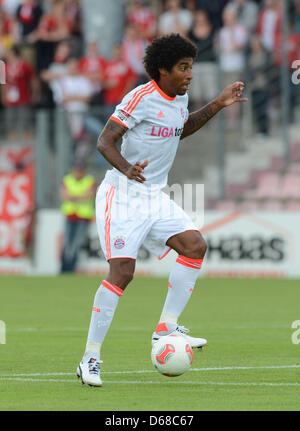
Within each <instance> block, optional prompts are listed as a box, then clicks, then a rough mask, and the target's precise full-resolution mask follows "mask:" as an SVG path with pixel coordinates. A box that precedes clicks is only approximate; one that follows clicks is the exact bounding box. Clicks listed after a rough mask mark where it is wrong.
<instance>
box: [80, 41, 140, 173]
mask: <svg viewBox="0 0 300 431" xmlns="http://www.w3.org/2000/svg"><path fill="white" fill-rule="evenodd" d="M136 79H137V76H136V74H135V73H134V72H133V71H132V70H131V69H130V67H129V65H128V64H127V63H126V62H125V61H124V59H123V56H122V45H119V44H117V45H115V46H114V48H113V58H112V59H111V60H109V61H107V63H106V66H105V74H104V90H103V101H104V104H103V105H102V106H101V112H99V113H98V115H97V116H92V115H87V116H86V118H85V128H86V130H87V131H88V132H89V133H91V134H92V135H93V137H98V136H99V132H100V130H101V129H102V128H103V127H104V125H105V123H106V122H107V120H108V119H109V117H110V116H111V114H112V113H113V111H114V109H115V106H116V105H117V104H118V103H120V102H121V100H122V98H123V97H124V95H125V94H126V93H128V92H129V91H130V90H132V89H133V88H134V87H135V85H136ZM98 159H99V155H98ZM100 163H101V166H103V160H102V157H101V159H99V164H100Z"/></svg>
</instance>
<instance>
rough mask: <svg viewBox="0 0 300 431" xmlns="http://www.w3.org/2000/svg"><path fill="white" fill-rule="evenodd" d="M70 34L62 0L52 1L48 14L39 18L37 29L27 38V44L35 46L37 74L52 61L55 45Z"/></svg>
mask: <svg viewBox="0 0 300 431" xmlns="http://www.w3.org/2000/svg"><path fill="white" fill-rule="evenodd" d="M70 32H71V29H70V25H69V22H68V20H67V19H66V15H65V4H64V2H63V0H53V2H52V8H51V10H50V11H49V13H45V14H44V15H43V16H42V17H41V19H40V21H39V25H38V27H37V29H36V30H35V31H33V32H31V33H30V35H28V37H27V40H28V42H29V43H34V44H35V46H36V68H37V71H38V72H40V71H41V70H44V69H47V68H48V66H49V64H50V63H51V62H52V61H53V56H54V51H55V47H56V45H57V43H59V42H61V41H63V40H65V39H67V38H68V37H69V36H70Z"/></svg>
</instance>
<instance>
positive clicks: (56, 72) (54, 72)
mask: <svg viewBox="0 0 300 431" xmlns="http://www.w3.org/2000/svg"><path fill="white" fill-rule="evenodd" d="M70 55H71V46H70V44H69V42H60V43H59V44H58V45H57V47H56V50H55V53H54V59H53V62H52V63H51V64H50V66H49V67H48V69H46V70H43V71H42V72H41V75H40V77H41V79H42V82H44V83H46V85H44V86H43V87H42V89H43V91H42V100H41V101H40V104H41V105H42V106H47V107H48V106H53V104H54V100H53V99H54V93H55V86H56V85H58V84H57V82H58V81H59V80H60V79H61V78H63V77H64V76H65V75H66V74H67V71H68V66H67V61H68V59H69V58H70ZM49 91H50V94H49Z"/></svg>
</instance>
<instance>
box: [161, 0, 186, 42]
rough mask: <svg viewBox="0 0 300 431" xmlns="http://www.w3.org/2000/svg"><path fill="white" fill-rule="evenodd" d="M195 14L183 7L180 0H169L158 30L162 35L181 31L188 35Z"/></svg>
mask: <svg viewBox="0 0 300 431" xmlns="http://www.w3.org/2000/svg"><path fill="white" fill-rule="evenodd" d="M192 22H193V14H192V12H191V11H189V10H187V9H183V8H181V5H180V0H167V2H166V11H165V12H164V13H162V14H161V16H160V17H159V20H158V32H159V35H160V36H162V35H164V34H167V33H180V34H182V35H183V36H186V35H187V34H188V32H189V30H190V28H191V26H192Z"/></svg>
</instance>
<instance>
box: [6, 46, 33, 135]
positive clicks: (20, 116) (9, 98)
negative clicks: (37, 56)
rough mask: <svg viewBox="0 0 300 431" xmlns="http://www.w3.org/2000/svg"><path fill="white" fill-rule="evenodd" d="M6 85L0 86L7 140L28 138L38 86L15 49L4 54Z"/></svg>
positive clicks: (31, 70)
mask: <svg viewBox="0 0 300 431" xmlns="http://www.w3.org/2000/svg"><path fill="white" fill-rule="evenodd" d="M5 66H6V85H2V86H1V90H2V103H3V105H4V107H5V125H6V128H7V137H8V139H9V140H15V139H16V138H17V136H18V132H19V133H20V134H21V137H22V138H24V139H25V140H26V139H29V138H30V132H31V130H30V129H31V126H32V110H31V106H32V103H34V102H36V101H37V100H38V93H39V86H38V81H37V79H36V75H35V71H34V69H33V68H32V66H31V65H30V64H28V63H27V62H26V61H24V60H23V59H22V57H21V55H20V51H19V49H18V48H17V47H12V48H11V49H10V50H9V51H8V52H7V54H6V61H5Z"/></svg>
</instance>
